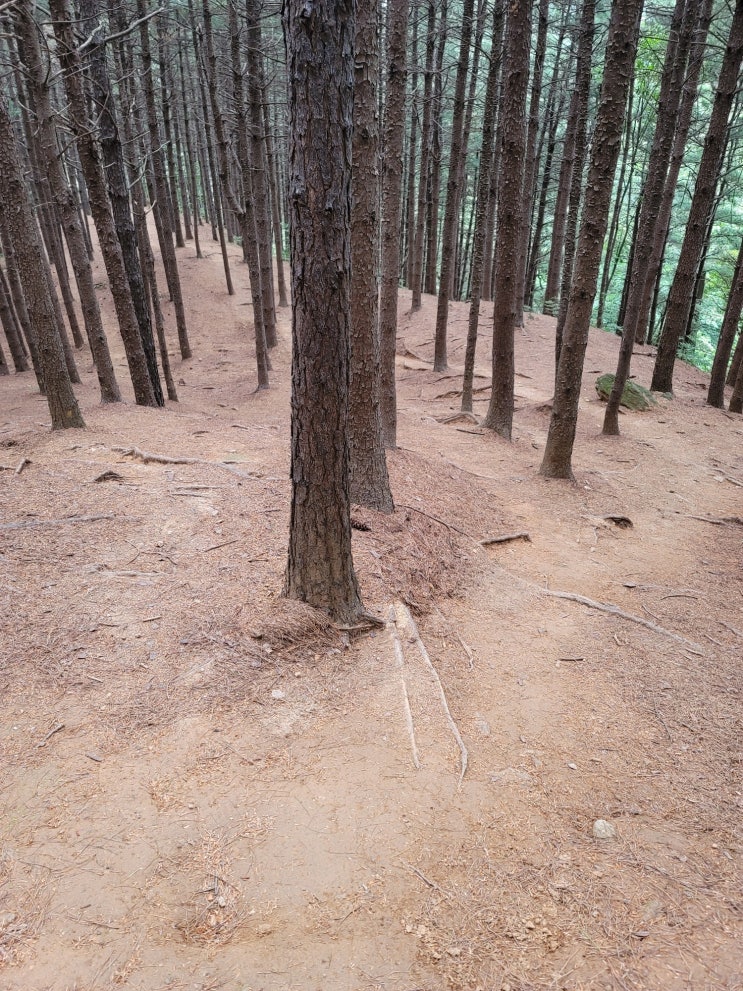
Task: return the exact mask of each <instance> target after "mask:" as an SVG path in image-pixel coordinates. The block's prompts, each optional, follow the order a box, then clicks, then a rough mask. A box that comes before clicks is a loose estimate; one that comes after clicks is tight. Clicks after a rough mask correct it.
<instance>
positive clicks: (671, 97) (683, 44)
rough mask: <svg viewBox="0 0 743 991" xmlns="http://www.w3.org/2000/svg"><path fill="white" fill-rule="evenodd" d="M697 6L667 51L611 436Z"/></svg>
mask: <svg viewBox="0 0 743 991" xmlns="http://www.w3.org/2000/svg"><path fill="white" fill-rule="evenodd" d="M694 6H695V5H694V3H693V2H692V0H676V7H675V10H674V14H673V18H672V21H671V30H670V35H669V39H668V47H667V50H666V56H665V63H664V66H663V73H662V76H661V83H660V93H659V96H658V115H657V118H656V125H655V134H654V136H653V145H652V149H651V152H650V160H649V162H648V171H647V176H646V178H645V185H644V187H643V192H642V197H641V203H642V206H641V207H640V215H639V219H638V222H637V235H636V237H635V250H634V253H633V257H632V270H631V276H630V282H629V291H628V294H627V308H626V311H625V314H624V326H623V327H622V343H621V345H620V348H619V360H618V363H617V370H616V373H615V376H614V385H613V387H612V390H611V394H610V396H609V401H608V403H607V405H606V412H605V414H604V427H603V432H604V433H605V434H611V435H615V434H618V433H619V404H620V402H621V399H622V393H623V392H624V387H625V385H626V383H627V379H628V378H629V372H630V364H631V361H632V349H633V347H634V345H635V340H636V337H637V331H638V320H639V317H640V310H641V308H642V298H643V292H644V288H645V278H646V275H647V268H648V262H649V261H650V255H651V254H652V250H653V243H654V241H655V229H656V226H657V223H658V215H659V211H660V206H661V202H662V199H663V189H664V187H665V182H666V176H667V174H668V165H669V162H670V158H671V150H672V146H673V134H674V129H675V123H676V118H677V115H678V107H679V101H680V98H681V89H682V86H683V83H684V76H685V74H686V63H687V59H688V55H689V45H690V43H691V35H692V30H693V27H694V16H693V14H694Z"/></svg>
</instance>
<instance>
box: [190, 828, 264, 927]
mask: <svg viewBox="0 0 743 991" xmlns="http://www.w3.org/2000/svg"><path fill="white" fill-rule="evenodd" d="M227 845H228V841H227V839H226V838H225V836H224V835H223V834H222V833H221V832H218V831H215V832H209V833H205V834H204V835H203V836H202V837H201V842H200V843H199V846H198V848H197V849H196V851H195V853H194V856H193V860H192V861H191V863H190V864H189V865H187V866H188V869H189V872H190V873H193V874H194V875H195V876H196V877H199V878H201V879H203V882H204V884H203V887H202V888H200V889H199V890H198V891H197V892H196V893H195V895H194V897H193V901H192V910H191V913H190V914H189V916H188V918H186V919H185V920H183V921H181V922H179V923H178V924H177V928H178V930H179V931H180V933H181V935H182V936H183V940H184V941H185V942H187V943H192V944H196V945H198V946H223V945H224V944H225V943H229V941H230V940H231V939H232V937H233V936H234V935H235V933H237V932H238V930H240V929H241V928H242V926H243V925H244V924H245V921H246V919H247V916H248V910H247V908H246V906H245V901H244V897H243V893H242V890H241V889H240V887H239V886H238V885H236V884H233V883H232V882H231V881H230V880H229V871H230V863H229V858H228V857H227Z"/></svg>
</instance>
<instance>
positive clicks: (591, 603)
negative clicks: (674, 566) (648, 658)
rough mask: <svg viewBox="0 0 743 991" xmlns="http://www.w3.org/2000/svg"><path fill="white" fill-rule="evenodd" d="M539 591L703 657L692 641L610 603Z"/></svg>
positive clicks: (696, 644)
mask: <svg viewBox="0 0 743 991" xmlns="http://www.w3.org/2000/svg"><path fill="white" fill-rule="evenodd" d="M530 584H531V583H530ZM539 591H540V592H541V593H542V595H549V596H551V597H552V598H554V599H568V600H569V601H570V602H579V603H580V604H581V605H582V606H588V608H589V609H598V610H599V611H600V612H606V613H609V614H610V615H611V616H619V617H620V618H621V619H626V620H629V622H630V623H637V624H638V625H639V626H644V627H646V628H647V629H648V630H653V632H654V633H660V634H661V635H662V636H664V637H670V639H671V640H676V641H677V642H678V643H682V644H684V645H685V646H686V647H690V648H692V649H693V650H696V651H698V652H699V654H700V655H701V656H702V657H703V656H704V653H705V652H704V650H702V648H701V647H700V646H699V644H698V643H695V642H694V641H693V640H688V639H687V638H686V637H682V636H681V635H680V634H679V633H674V632H673V631H672V630H667V629H666V628H665V627H664V626H659V625H658V624H657V623H653V622H651V621H650V620H649V619H643V617H642V616H635V615H633V614H632V613H628V612H625V611H624V610H623V609H620V608H619V606H615V605H614V604H613V603H611V602H596V600H595V599H588V598H586V596H585V595H576V594H575V593H574V592H559V591H553V590H552V589H548V588H540V589H539Z"/></svg>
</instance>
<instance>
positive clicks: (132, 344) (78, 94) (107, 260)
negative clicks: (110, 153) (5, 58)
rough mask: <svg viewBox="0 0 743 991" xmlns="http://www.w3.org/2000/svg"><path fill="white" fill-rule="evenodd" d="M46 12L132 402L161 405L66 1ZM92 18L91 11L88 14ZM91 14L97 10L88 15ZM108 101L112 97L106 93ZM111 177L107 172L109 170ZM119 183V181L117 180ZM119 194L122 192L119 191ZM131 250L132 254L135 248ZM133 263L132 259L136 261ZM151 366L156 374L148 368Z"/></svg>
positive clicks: (53, 2) (58, 0)
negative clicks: (135, 304) (94, 127)
mask: <svg viewBox="0 0 743 991" xmlns="http://www.w3.org/2000/svg"><path fill="white" fill-rule="evenodd" d="M49 8H50V12H51V15H52V17H53V19H54V35H55V38H56V39H57V57H58V59H59V63H60V65H61V67H62V72H63V78H64V85H65V92H66V94H67V100H68V103H69V111H70V118H71V122H72V128H73V131H74V133H75V135H76V136H77V140H78V152H79V155H80V166H81V168H82V170H83V175H84V177H85V184H86V186H87V187H88V195H89V197H90V208H91V211H92V214H93V222H94V223H95V226H96V230H97V232H98V242H99V244H100V248H101V254H102V255H103V262H104V265H105V267H106V274H107V275H108V281H109V285H110V287H111V295H112V297H113V301H114V307H115V309H116V316H117V319H118V321H119V330H120V332H121V337H122V340H123V342H124V350H125V352H126V359H127V363H128V365H129V374H130V376H131V380H132V385H133V386H134V398H135V401H136V403H137V404H138V405H139V406H162V405H163V397H162V390H161V389H160V388H159V385H160V380H159V376H158V374H157V363H156V361H155V354H154V342H153V341H152V338H151V335H150V342H149V343H150V346H151V362H149V363H148V361H147V358H146V357H145V352H144V347H143V341H142V337H141V335H140V325H139V322H138V320H137V314H136V312H135V309H134V302H133V299H132V293H131V290H130V283H129V278H128V271H127V268H126V266H125V264H124V256H123V252H122V248H121V243H120V241H119V238H118V234H117V230H116V225H115V223H114V217H113V213H112V210H111V201H110V200H109V197H108V190H107V188H106V178H105V176H104V173H103V164H102V162H101V149H100V148H99V146H98V143H97V141H96V138H95V135H94V132H93V129H92V128H93V125H92V122H91V120H90V118H89V116H88V112H87V105H86V98H85V92H84V90H83V75H82V64H81V61H80V57H79V55H78V52H77V45H76V42H75V37H74V33H73V27H72V15H71V12H70V9H69V2H68V0H50V3H49ZM88 13H90V11H88ZM92 13H93V14H95V11H94V10H93V12H92ZM107 95H108V96H110V93H109V94H107ZM108 174H109V178H111V171H110V170H109V173H108ZM118 178H119V180H121V179H122V177H121V176H119V177H118ZM121 192H122V195H123V193H124V191H123V190H122V191H121ZM124 210H125V212H126V215H127V219H128V220H129V232H130V235H131V236H132V237H133V236H134V227H133V225H132V224H131V220H130V219H129V217H128V214H129V205H128V197H126V203H125V204H124ZM132 251H136V245H133V247H132ZM134 261H136V255H135V256H134ZM152 365H154V369H153V367H152ZM153 373H154V375H155V377H156V381H157V383H158V393H159V395H158V397H157V398H156V396H155V389H154V384H153V381H152V378H151V376H152V374H153Z"/></svg>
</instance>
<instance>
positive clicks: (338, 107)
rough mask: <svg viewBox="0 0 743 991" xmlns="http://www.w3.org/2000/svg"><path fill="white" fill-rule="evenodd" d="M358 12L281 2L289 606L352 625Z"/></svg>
mask: <svg viewBox="0 0 743 991" xmlns="http://www.w3.org/2000/svg"><path fill="white" fill-rule="evenodd" d="M354 8H355V3H354V0H316V2H314V3H313V4H307V3H306V2H305V0H285V3H284V8H283V19H284V33H285V38H286V47H287V63H288V74H289V108H290V114H291V119H290V133H289V167H290V178H289V215H290V231H291V233H290V250H291V272H292V299H293V311H292V346H293V347H292V398H291V483H292V504H291V520H290V533H289V555H288V562H287V569H286V584H285V591H286V594H287V595H288V596H289V597H290V598H293V599H300V600H302V601H304V602H308V603H309V604H310V605H311V606H315V607H316V608H318V609H323V610H325V611H327V612H328V613H329V614H330V616H331V617H332V618H333V619H334V620H335V621H336V622H340V623H344V624H353V623H355V622H356V621H357V619H358V618H359V616H360V614H361V612H362V605H361V597H360V594H359V588H358V583H357V581H356V575H355V572H354V569H353V560H352V556H351V506H350V499H349V489H348V432H347V417H348V381H349V331H350V288H351V285H350V282H351V232H350V222H351V136H352V133H353V69H354V19H355V18H354V12H355V11H354Z"/></svg>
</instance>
